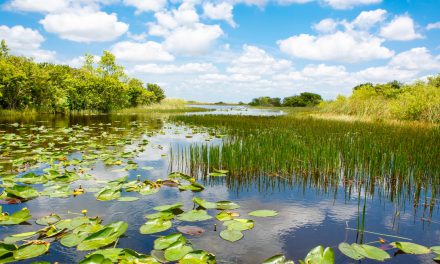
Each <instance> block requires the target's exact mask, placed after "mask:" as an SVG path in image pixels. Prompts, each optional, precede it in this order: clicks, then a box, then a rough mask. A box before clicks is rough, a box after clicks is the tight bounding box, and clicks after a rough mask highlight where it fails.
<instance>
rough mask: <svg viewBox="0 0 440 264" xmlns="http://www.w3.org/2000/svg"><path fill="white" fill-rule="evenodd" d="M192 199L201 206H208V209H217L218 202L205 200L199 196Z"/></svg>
mask: <svg viewBox="0 0 440 264" xmlns="http://www.w3.org/2000/svg"><path fill="white" fill-rule="evenodd" d="M192 201H193V202H194V203H195V204H198V205H200V206H201V207H203V208H206V209H215V208H217V204H216V203H211V202H208V201H205V200H203V199H202V198H199V197H194V198H193V199H192Z"/></svg>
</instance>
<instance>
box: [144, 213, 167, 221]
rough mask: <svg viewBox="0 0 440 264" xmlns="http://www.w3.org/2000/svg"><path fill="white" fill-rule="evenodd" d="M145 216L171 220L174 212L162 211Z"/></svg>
mask: <svg viewBox="0 0 440 264" xmlns="http://www.w3.org/2000/svg"><path fill="white" fill-rule="evenodd" d="M145 217H146V218H148V219H156V218H162V219H165V220H171V219H173V218H174V214H173V213H172V212H170V211H162V212H157V213H154V214H147V215H146V216H145Z"/></svg>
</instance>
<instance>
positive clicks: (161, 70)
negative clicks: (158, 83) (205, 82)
mask: <svg viewBox="0 0 440 264" xmlns="http://www.w3.org/2000/svg"><path fill="white" fill-rule="evenodd" d="M216 70H217V69H216V67H215V66H214V65H213V64H211V63H187V64H182V65H172V64H168V65H159V64H144V65H136V66H135V67H134V69H133V71H134V72H136V73H148V74H176V73H184V74H189V73H206V72H214V71H216Z"/></svg>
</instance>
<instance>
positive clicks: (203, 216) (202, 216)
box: [177, 210, 212, 222]
mask: <svg viewBox="0 0 440 264" xmlns="http://www.w3.org/2000/svg"><path fill="white" fill-rule="evenodd" d="M211 218H212V216H210V215H208V213H207V212H206V211H205V210H191V211H188V212H184V213H182V214H180V215H178V216H177V219H178V220H180V221H185V222H198V221H205V220H208V219H211Z"/></svg>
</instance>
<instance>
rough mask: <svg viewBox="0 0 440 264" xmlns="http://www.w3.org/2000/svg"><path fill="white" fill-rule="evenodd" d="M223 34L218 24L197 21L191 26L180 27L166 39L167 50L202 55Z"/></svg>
mask: <svg viewBox="0 0 440 264" xmlns="http://www.w3.org/2000/svg"><path fill="white" fill-rule="evenodd" d="M221 35H223V30H222V29H221V28H220V26H218V25H205V24H201V23H197V24H195V25H193V26H191V27H179V28H176V29H175V30H173V31H172V32H171V33H170V34H169V35H168V36H167V37H166V39H165V41H164V46H165V48H166V49H167V50H169V51H171V52H174V53H177V54H182V55H201V54H204V53H206V52H208V51H209V50H210V48H211V46H212V44H213V43H214V41H215V40H216V39H218V38H219V37H220V36H221Z"/></svg>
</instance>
